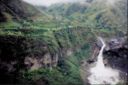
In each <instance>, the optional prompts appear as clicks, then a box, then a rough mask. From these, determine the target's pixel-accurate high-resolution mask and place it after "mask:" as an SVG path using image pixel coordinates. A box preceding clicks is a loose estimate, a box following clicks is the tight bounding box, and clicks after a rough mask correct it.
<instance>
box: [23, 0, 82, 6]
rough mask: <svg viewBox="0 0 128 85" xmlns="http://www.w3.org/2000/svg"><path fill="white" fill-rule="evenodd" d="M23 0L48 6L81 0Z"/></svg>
mask: <svg viewBox="0 0 128 85" xmlns="http://www.w3.org/2000/svg"><path fill="white" fill-rule="evenodd" d="M23 1H26V2H28V3H30V4H33V5H45V6H49V5H51V4H55V3H62V2H63V3H65V2H76V1H81V0H23Z"/></svg>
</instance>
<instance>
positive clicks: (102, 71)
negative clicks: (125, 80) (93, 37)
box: [88, 37, 119, 84]
mask: <svg viewBox="0 0 128 85" xmlns="http://www.w3.org/2000/svg"><path fill="white" fill-rule="evenodd" d="M98 39H99V40H100V41H101V42H102V44H103V46H102V48H101V50H100V52H99V55H98V57H97V58H98V59H97V62H96V66H95V67H93V68H91V69H90V73H91V75H90V76H89V77H88V80H89V83H90V84H117V83H118V82H119V72H118V71H117V70H114V69H112V68H109V67H105V65H104V63H103V50H104V48H105V46H106V44H105V42H104V41H103V39H102V38H101V37H98Z"/></svg>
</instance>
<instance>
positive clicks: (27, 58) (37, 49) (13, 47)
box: [0, 36, 58, 84]
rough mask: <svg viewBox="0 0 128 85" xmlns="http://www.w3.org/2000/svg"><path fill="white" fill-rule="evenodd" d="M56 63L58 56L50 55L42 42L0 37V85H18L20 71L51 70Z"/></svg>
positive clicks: (14, 37) (17, 37) (22, 38)
mask: <svg viewBox="0 0 128 85" xmlns="http://www.w3.org/2000/svg"><path fill="white" fill-rule="evenodd" d="M57 63H58V55H57V54H53V53H51V52H50V51H49V49H48V47H47V45H46V44H45V43H44V42H43V41H41V42H40V41H39V40H38V39H36V40H33V39H31V38H28V37H22V36H0V75H1V77H0V84H4V83H6V84H15V83H18V82H19V81H18V80H19V79H18V77H21V73H20V72H21V71H22V70H25V69H30V70H36V69H39V68H42V67H43V68H52V67H56V65H57ZM5 81H6V82H5Z"/></svg>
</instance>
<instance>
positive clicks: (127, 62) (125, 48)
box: [104, 40, 128, 83]
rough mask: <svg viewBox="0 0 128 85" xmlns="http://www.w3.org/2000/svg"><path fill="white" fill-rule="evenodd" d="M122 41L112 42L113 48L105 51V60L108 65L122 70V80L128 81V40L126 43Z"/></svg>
mask: <svg viewBox="0 0 128 85" xmlns="http://www.w3.org/2000/svg"><path fill="white" fill-rule="evenodd" d="M121 41H122V40H121ZM121 41H118V40H116V42H117V43H112V42H110V43H111V45H110V46H111V48H110V49H109V50H106V51H104V55H105V57H104V60H105V61H107V63H106V65H108V66H110V67H112V68H114V69H118V70H119V71H120V76H121V79H122V80H125V81H128V80H127V79H128V44H127V41H126V40H125V42H124V43H121ZM126 83H128V82H126Z"/></svg>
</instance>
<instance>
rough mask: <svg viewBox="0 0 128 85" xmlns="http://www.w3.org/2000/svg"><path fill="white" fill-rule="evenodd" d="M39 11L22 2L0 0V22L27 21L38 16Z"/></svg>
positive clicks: (19, 0)
mask: <svg viewBox="0 0 128 85" xmlns="http://www.w3.org/2000/svg"><path fill="white" fill-rule="evenodd" d="M37 13H39V11H38V10H37V9H36V8H35V7H34V6H32V5H30V4H28V3H25V2H23V1H21V0H0V15H1V17H0V21H1V22H2V21H7V20H8V19H16V20H17V19H26V18H29V17H32V16H35V15H37Z"/></svg>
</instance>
